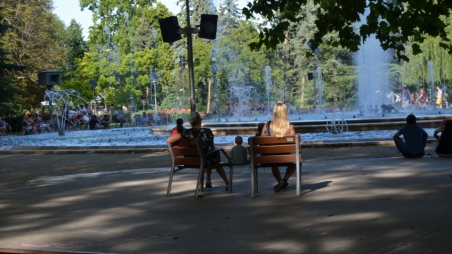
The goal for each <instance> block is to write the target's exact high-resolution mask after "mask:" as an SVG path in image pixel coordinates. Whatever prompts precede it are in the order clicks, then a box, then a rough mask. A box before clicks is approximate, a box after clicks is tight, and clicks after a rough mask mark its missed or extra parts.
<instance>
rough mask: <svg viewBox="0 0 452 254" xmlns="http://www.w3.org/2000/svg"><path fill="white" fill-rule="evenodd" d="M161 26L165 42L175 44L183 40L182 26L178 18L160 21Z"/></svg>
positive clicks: (172, 17)
mask: <svg viewBox="0 0 452 254" xmlns="http://www.w3.org/2000/svg"><path fill="white" fill-rule="evenodd" d="M159 24H160V31H161V32H162V38H163V41H164V42H169V43H173V42H175V41H177V40H180V39H182V36H181V35H180V34H179V29H180V26H179V21H178V20H177V17H176V16H171V17H168V18H164V19H159Z"/></svg>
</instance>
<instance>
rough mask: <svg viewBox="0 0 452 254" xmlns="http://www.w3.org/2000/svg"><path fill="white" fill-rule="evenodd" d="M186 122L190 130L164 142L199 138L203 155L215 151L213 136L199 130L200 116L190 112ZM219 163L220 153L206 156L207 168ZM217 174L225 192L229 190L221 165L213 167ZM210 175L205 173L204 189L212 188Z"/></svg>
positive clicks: (209, 131) (206, 131) (209, 172)
mask: <svg viewBox="0 0 452 254" xmlns="http://www.w3.org/2000/svg"><path fill="white" fill-rule="evenodd" d="M188 122H189V123H190V125H191V127H192V128H190V129H186V130H184V131H182V132H181V133H177V134H175V135H172V136H170V137H169V138H168V139H167V140H166V141H167V142H168V143H174V142H176V141H178V140H180V139H183V138H200V139H201V141H202V147H203V149H204V152H205V153H208V152H211V151H213V150H215V144H214V141H213V140H214V136H213V133H212V131H211V130H210V129H208V128H201V122H202V119H201V115H200V114H199V113H198V112H192V113H191V114H190V115H189V116H188ZM218 162H220V153H219V152H218V151H217V152H214V153H211V154H209V156H207V166H209V165H214V164H216V163H218ZM215 169H216V170H217V172H218V174H219V175H220V176H221V178H222V179H223V181H224V183H225V185H226V188H225V189H226V191H227V190H228V189H229V180H228V178H227V177H226V173H225V172H224V169H223V167H222V166H221V165H218V166H216V167H215ZM211 174H212V171H211V170H209V171H207V174H206V188H212V182H211V180H210V176H211Z"/></svg>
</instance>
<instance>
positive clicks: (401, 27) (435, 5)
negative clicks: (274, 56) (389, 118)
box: [243, 0, 452, 60]
mask: <svg viewBox="0 0 452 254" xmlns="http://www.w3.org/2000/svg"><path fill="white" fill-rule="evenodd" d="M311 1H312V2H314V3H315V4H318V5H319V7H320V9H318V11H317V13H316V16H317V19H316V21H315V25H316V30H315V32H314V36H313V38H311V39H310V41H311V43H312V48H313V49H315V48H317V47H318V46H319V45H320V44H321V43H326V44H329V45H332V46H338V45H341V46H342V47H345V48H348V49H350V50H352V51H357V50H358V48H359V45H360V44H361V43H362V41H364V40H366V39H367V38H368V37H369V36H370V35H371V34H375V35H376V37H377V39H378V40H379V41H380V42H381V46H382V48H383V49H394V50H395V52H396V56H397V58H398V59H403V60H409V59H408V57H407V54H408V52H407V50H406V48H405V43H408V42H411V51H412V53H413V54H419V53H421V51H422V50H421V48H420V43H422V42H424V40H425V39H426V38H427V37H428V36H432V37H439V38H440V39H441V42H440V46H441V47H443V48H445V49H447V50H448V51H449V53H452V48H451V45H450V40H449V38H448V34H447V33H446V31H445V28H446V27H447V25H448V24H449V23H448V20H447V17H448V16H449V15H450V11H451V10H452V1H450V0H435V1H418V0H354V1H350V0H335V1H324V0H271V1H268V0H253V1H252V2H250V3H248V5H247V7H245V8H243V14H244V15H245V16H246V17H247V18H248V19H250V18H252V17H255V15H256V14H257V15H261V16H262V17H263V18H265V19H268V20H271V21H272V22H271V25H270V26H269V27H263V28H262V29H261V30H260V31H259V41H258V42H256V43H253V44H251V47H252V48H254V49H258V48H260V47H261V46H262V45H265V46H266V47H268V48H273V49H274V48H276V46H277V45H278V44H279V43H282V42H283V41H284V40H285V39H286V36H285V31H287V30H288V29H289V25H290V22H294V23H299V22H302V21H303V19H302V17H300V16H299V15H298V13H299V12H300V11H301V9H302V8H303V6H305V5H306V4H307V3H308V2H311ZM366 12H367V16H366V18H365V22H363V24H362V25H361V26H359V27H356V26H355V24H356V23H358V22H360V21H361V20H362V19H364V18H363V17H364V16H363V15H364V14H365V13H366ZM333 32H337V33H338V36H337V38H335V39H334V40H333V39H331V38H327V37H325V35H327V34H328V33H333Z"/></svg>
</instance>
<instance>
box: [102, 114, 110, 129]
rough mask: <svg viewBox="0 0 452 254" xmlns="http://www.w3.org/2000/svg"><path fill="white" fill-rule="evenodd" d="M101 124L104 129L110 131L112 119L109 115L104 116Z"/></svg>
mask: <svg viewBox="0 0 452 254" xmlns="http://www.w3.org/2000/svg"><path fill="white" fill-rule="evenodd" d="M101 124H102V128H103V129H110V117H109V116H108V115H104V117H103V118H102V122H101Z"/></svg>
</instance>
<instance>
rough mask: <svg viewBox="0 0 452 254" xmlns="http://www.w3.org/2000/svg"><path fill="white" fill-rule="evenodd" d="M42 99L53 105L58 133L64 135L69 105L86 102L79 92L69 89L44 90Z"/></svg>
mask: <svg viewBox="0 0 452 254" xmlns="http://www.w3.org/2000/svg"><path fill="white" fill-rule="evenodd" d="M44 100H45V101H47V102H49V105H52V106H53V112H54V114H55V115H56V119H55V120H56V122H57V126H58V135H60V136H64V133H65V129H66V121H67V120H68V119H67V112H68V111H69V107H70V105H72V104H73V103H75V104H76V105H77V104H78V103H84V104H88V103H87V102H86V101H85V100H84V99H83V98H82V97H81V96H80V93H79V92H77V91H75V90H72V89H69V90H46V92H45V95H44Z"/></svg>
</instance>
